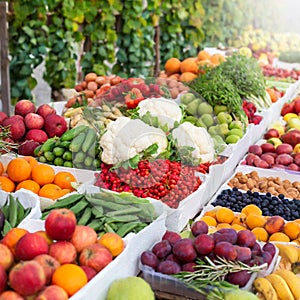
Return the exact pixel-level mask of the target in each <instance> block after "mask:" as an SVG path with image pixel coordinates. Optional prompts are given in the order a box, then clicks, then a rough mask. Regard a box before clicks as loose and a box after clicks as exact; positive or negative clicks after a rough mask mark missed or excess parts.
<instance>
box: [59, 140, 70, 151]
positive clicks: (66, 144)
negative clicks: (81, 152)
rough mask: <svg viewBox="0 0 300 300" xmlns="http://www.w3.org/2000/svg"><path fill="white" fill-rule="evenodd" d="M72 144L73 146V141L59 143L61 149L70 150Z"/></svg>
mask: <svg viewBox="0 0 300 300" xmlns="http://www.w3.org/2000/svg"><path fill="white" fill-rule="evenodd" d="M70 144H71V141H64V142H62V141H61V142H60V143H59V147H62V148H66V149H69V147H70Z"/></svg>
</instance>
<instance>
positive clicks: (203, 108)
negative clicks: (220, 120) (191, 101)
mask: <svg viewBox="0 0 300 300" xmlns="http://www.w3.org/2000/svg"><path fill="white" fill-rule="evenodd" d="M212 112H213V108H212V106H211V105H209V104H208V103H206V102H202V103H200V104H199V106H198V114H199V115H200V116H202V115H204V114H212Z"/></svg>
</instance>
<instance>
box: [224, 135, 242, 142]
mask: <svg viewBox="0 0 300 300" xmlns="http://www.w3.org/2000/svg"><path fill="white" fill-rule="evenodd" d="M239 140H240V137H239V136H238V135H234V134H232V135H228V136H227V137H226V140H225V141H226V143H227V144H236V143H237V142H238V141H239Z"/></svg>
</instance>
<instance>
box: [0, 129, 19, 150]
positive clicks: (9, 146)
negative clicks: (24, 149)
mask: <svg viewBox="0 0 300 300" xmlns="http://www.w3.org/2000/svg"><path fill="white" fill-rule="evenodd" d="M9 137H10V129H9V127H4V126H0V155H1V153H3V152H4V153H11V152H13V151H12V150H14V149H18V147H19V144H17V143H11V142H8V141H6V140H5V139H6V138H9Z"/></svg>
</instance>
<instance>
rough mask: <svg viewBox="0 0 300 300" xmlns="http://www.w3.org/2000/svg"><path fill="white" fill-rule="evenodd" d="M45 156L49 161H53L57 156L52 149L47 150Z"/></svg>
mask: <svg viewBox="0 0 300 300" xmlns="http://www.w3.org/2000/svg"><path fill="white" fill-rule="evenodd" d="M44 156H45V158H46V159H47V160H48V161H53V160H54V158H55V155H54V154H53V152H51V151H46V152H45V153H44Z"/></svg>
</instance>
